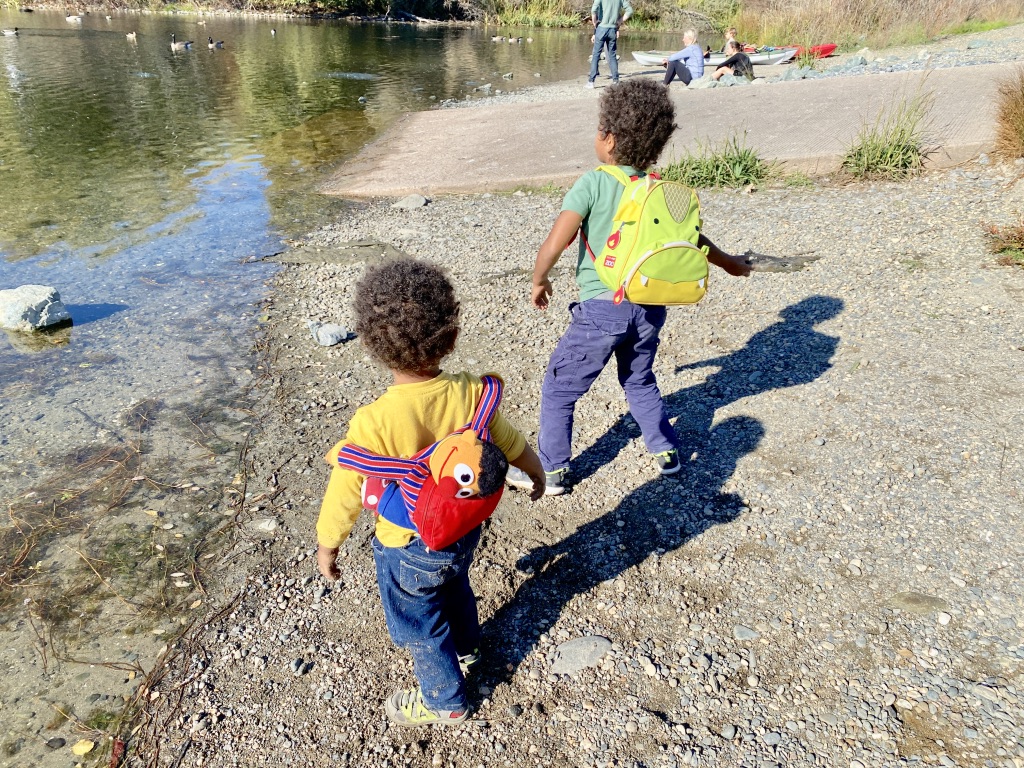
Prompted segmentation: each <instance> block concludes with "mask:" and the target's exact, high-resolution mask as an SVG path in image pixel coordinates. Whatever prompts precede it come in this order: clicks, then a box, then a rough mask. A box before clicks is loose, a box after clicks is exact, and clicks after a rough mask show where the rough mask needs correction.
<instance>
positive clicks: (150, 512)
mask: <svg viewBox="0 0 1024 768" xmlns="http://www.w3.org/2000/svg"><path fill="white" fill-rule="evenodd" d="M143 512H145V513H146V514H147V515H149V516H150V517H160V513H159V512H157V511H156V510H155V509H145V510H143Z"/></svg>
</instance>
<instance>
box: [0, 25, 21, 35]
mask: <svg viewBox="0 0 1024 768" xmlns="http://www.w3.org/2000/svg"><path fill="white" fill-rule="evenodd" d="M0 35H3V36H4V37H17V36H18V28H17V27H15V28H14V29H0Z"/></svg>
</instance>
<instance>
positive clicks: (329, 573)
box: [316, 544, 341, 581]
mask: <svg viewBox="0 0 1024 768" xmlns="http://www.w3.org/2000/svg"><path fill="white" fill-rule="evenodd" d="M337 559H338V548H337V547H334V548H333V549H331V548H328V547H325V546H324V545H322V544H321V545H320V546H318V547H317V548H316V564H317V566H319V568H320V573H321V574H322V575H323V577H324V578H325V579H329V580H330V581H337V580H338V579H340V578H341V571H339V570H338V563H337Z"/></svg>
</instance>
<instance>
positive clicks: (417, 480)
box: [338, 445, 433, 509]
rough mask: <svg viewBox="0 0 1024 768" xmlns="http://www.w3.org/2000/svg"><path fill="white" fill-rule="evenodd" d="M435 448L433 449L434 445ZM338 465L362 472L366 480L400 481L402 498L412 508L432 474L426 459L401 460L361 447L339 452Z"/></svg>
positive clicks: (347, 447) (344, 449)
mask: <svg viewBox="0 0 1024 768" xmlns="http://www.w3.org/2000/svg"><path fill="white" fill-rule="evenodd" d="M431 447H433V446H431ZM338 465H339V466H341V467H343V468H345V469H351V470H352V471H353V472H358V473H359V474H360V475H362V476H363V477H379V478H382V479H384V480H394V481H397V482H398V487H399V490H400V491H401V493H402V498H404V499H405V501H406V503H407V504H408V505H409V507H410V509H411V508H412V507H413V506H414V505H415V504H416V496H417V495H418V494H419V491H420V488H422V487H423V481H424V480H426V479H427V476H428V475H429V474H430V467H429V466H428V465H427V462H426V460H425V459H421V458H419V455H418V454H417V458H412V459H397V458H395V457H393V456H381V455H380V454H379V453H373V452H372V451H368V450H366V449H365V448H360V447H359V446H358V445H346V446H343V447H342V448H341V450H339V451H338Z"/></svg>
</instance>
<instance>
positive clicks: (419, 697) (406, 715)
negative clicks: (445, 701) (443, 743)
mask: <svg viewBox="0 0 1024 768" xmlns="http://www.w3.org/2000/svg"><path fill="white" fill-rule="evenodd" d="M384 711H385V712H387V715H388V719H390V720H391V722H393V723H397V724H398V725H406V726H409V725H433V724H434V723H437V724H439V725H458V724H459V723H462V722H465V720H466V718H467V717H469V710H468V709H461V710H446V709H429V708H428V707H427V705H426V704H424V703H423V694H422V693H421V692H420V689H419V688H408V689H406V690H404V691H395V692H394V693H393V694H391V696H389V697H388V699H387V700H386V701H385V702H384Z"/></svg>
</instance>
